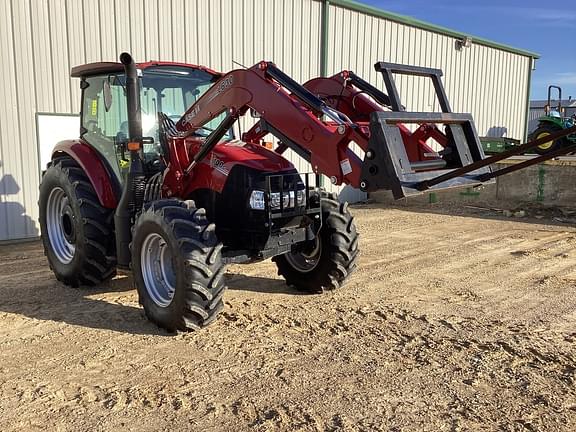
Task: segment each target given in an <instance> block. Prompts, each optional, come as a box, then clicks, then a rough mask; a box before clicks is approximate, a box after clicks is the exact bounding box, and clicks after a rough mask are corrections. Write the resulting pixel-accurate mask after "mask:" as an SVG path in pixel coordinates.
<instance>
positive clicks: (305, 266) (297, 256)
mask: <svg viewBox="0 0 576 432" xmlns="http://www.w3.org/2000/svg"><path fill="white" fill-rule="evenodd" d="M321 255H322V242H321V241H320V236H316V240H315V241H314V245H313V247H312V248H311V250H310V251H302V252H295V253H294V252H289V253H287V254H286V260H287V261H288V262H289V263H290V265H291V266H292V267H294V268H295V269H296V270H298V271H299V272H301V273H309V272H311V271H312V270H314V269H315V268H316V267H318V263H319V262H320V256H321Z"/></svg>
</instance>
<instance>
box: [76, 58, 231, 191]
mask: <svg viewBox="0 0 576 432" xmlns="http://www.w3.org/2000/svg"><path fill="white" fill-rule="evenodd" d="M137 68H138V77H139V81H140V82H139V84H140V86H139V87H140V98H139V103H140V108H141V113H142V114H141V115H142V121H141V123H142V136H143V138H144V139H143V144H142V150H143V151H142V156H143V161H144V165H145V168H146V171H147V172H148V173H154V172H158V171H159V170H160V169H161V168H162V159H163V158H164V159H166V158H167V157H168V152H167V149H165V148H163V145H162V142H161V141H162V140H161V137H160V133H159V132H160V128H159V121H158V119H159V115H161V116H162V117H163V118H164V119H167V120H168V121H169V122H171V123H173V124H175V123H176V122H178V120H179V119H180V117H181V116H182V114H184V112H185V111H186V109H187V108H188V107H189V106H191V105H193V104H194V102H196V100H197V99H198V98H199V97H201V96H202V95H203V94H204V93H205V92H206V91H207V90H208V89H209V88H210V87H211V86H212V85H213V84H214V83H215V82H216V81H217V80H218V79H219V78H220V77H221V74H219V73H217V72H215V71H212V70H210V69H208V68H203V67H198V66H193V65H186V64H179V63H160V62H149V63H143V64H139V65H137ZM72 77H79V78H81V84H80V87H81V89H82V102H81V126H80V137H81V138H82V139H83V140H84V141H86V142H87V143H88V144H90V146H92V147H93V148H94V149H95V150H96V151H98V152H99V153H100V155H101V156H102V157H103V159H105V161H106V162H107V164H108V165H109V167H110V168H111V171H112V172H114V173H115V174H116V176H117V178H118V180H119V181H120V182H121V179H123V178H124V174H125V171H126V170H127V168H128V165H129V163H128V159H129V157H128V153H129V152H128V149H127V147H126V146H127V143H128V137H129V132H128V110H127V98H126V78H125V72H124V67H123V65H122V64H121V63H92V64H87V65H82V66H78V67H75V68H73V69H72ZM221 121H222V118H221V116H219V117H216V118H215V119H213V120H211V121H210V122H209V123H207V124H206V125H205V127H203V128H200V129H197V130H196V131H195V132H194V134H195V135H198V136H200V137H202V136H207V135H208V134H209V133H210V131H211V130H212V129H213V128H214V127H215V126H217V125H218V124H219V123H220V122H221ZM231 138H232V131H231V130H230V131H228V133H227V136H225V137H224V139H231Z"/></svg>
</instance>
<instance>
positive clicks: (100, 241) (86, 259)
mask: <svg viewBox="0 0 576 432" xmlns="http://www.w3.org/2000/svg"><path fill="white" fill-rule="evenodd" d="M38 205H39V207H40V229H41V231H42V243H43V245H44V253H45V255H46V257H47V258H48V263H49V265H50V268H51V269H52V271H53V272H54V274H55V276H56V278H57V279H58V280H59V281H61V282H63V283H65V284H66V285H70V286H73V287H77V286H79V285H87V286H93V285H98V284H100V283H102V282H104V281H106V280H108V279H110V278H112V277H113V276H114V275H115V274H116V262H115V258H114V256H113V255H114V227H113V211H112V210H111V209H107V208H105V207H102V206H101V205H100V202H99V200H98V197H97V195H96V192H95V191H94V188H93V187H92V184H91V183H90V181H89V180H88V177H87V176H86V174H85V173H84V171H83V170H82V168H80V166H79V165H78V164H77V163H76V161H74V160H73V159H72V158H70V157H67V156H64V157H60V158H57V159H54V160H53V161H52V162H50V164H49V165H48V168H47V170H46V172H45V174H44V176H43V177H42V183H41V184H40V199H39V201H38Z"/></svg>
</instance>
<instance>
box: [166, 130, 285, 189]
mask: <svg viewBox="0 0 576 432" xmlns="http://www.w3.org/2000/svg"><path fill="white" fill-rule="evenodd" d="M202 142H203V140H201V139H198V138H191V137H190V138H187V139H185V141H184V143H182V141H180V145H179V146H177V148H180V149H181V152H179V153H180V154H179V156H178V157H177V158H176V159H178V161H179V165H181V166H182V168H185V167H186V166H188V164H189V163H190V162H189V161H191V160H192V158H193V156H194V155H195V154H196V153H197V152H198V150H199V148H200V146H201V145H202ZM182 144H184V145H182ZM236 165H243V166H246V167H248V168H251V169H254V170H257V171H261V172H269V173H281V172H285V171H289V170H290V171H291V170H293V169H294V165H292V163H290V161H288V160H286V159H285V158H284V157H282V155H279V154H278V153H276V152H274V151H272V150H268V149H267V148H266V147H263V146H261V145H257V144H251V143H245V142H243V141H239V140H234V141H227V142H222V143H220V144H218V145H216V147H215V148H214V150H212V152H211V153H210V154H208V155H207V156H206V157H205V158H204V160H203V161H202V162H201V163H199V164H198V165H197V166H196V167H195V168H194V171H193V172H194V174H193V175H192V176H191V177H187V178H185V179H184V180H181V179H175V178H173V175H174V170H167V171H166V174H165V178H164V186H163V190H164V193H166V192H167V191H169V190H170V191H173V193H176V194H177V195H179V194H181V196H182V197H187V196H189V194H190V193H192V192H193V191H195V190H197V189H210V190H214V191H216V192H221V191H222V189H223V188H224V186H225V184H226V181H227V180H228V175H229V174H230V171H231V170H232V168H234V166H236ZM167 196H172V195H171V194H168V195H167Z"/></svg>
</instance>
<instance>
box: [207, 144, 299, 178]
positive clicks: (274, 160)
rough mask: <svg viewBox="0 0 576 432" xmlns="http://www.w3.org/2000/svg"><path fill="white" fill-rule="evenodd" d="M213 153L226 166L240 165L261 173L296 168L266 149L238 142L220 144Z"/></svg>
mask: <svg viewBox="0 0 576 432" xmlns="http://www.w3.org/2000/svg"><path fill="white" fill-rule="evenodd" d="M213 153H214V155H215V156H217V157H218V158H219V159H221V160H222V162H224V163H225V164H228V163H232V165H235V164H236V163H239V164H242V165H246V166H248V167H250V168H253V169H256V170H259V171H285V170H289V169H293V168H294V165H292V164H291V163H290V162H289V161H288V160H286V159H284V158H283V157H282V156H281V155H279V154H278V153H276V152H274V151H272V150H268V149H267V148H266V147H263V146H261V145H257V144H250V143H245V142H242V141H237V140H234V141H228V142H225V143H221V144H218V145H217V146H216V147H215V148H214V151H213Z"/></svg>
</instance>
